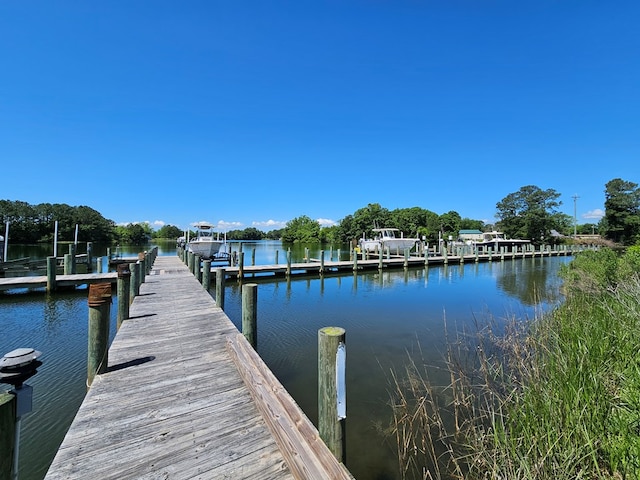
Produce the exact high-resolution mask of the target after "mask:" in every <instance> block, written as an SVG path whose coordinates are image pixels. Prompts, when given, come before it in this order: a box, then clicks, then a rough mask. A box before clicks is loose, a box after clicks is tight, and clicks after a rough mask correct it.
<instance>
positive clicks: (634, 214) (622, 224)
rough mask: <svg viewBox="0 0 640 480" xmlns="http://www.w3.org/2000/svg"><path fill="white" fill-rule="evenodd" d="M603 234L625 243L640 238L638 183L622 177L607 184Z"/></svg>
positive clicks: (617, 241) (602, 226) (633, 241)
mask: <svg viewBox="0 0 640 480" xmlns="http://www.w3.org/2000/svg"><path fill="white" fill-rule="evenodd" d="M604 208H605V215H604V218H603V219H602V221H601V229H602V232H603V235H604V236H605V237H606V238H608V239H609V240H613V241H614V242H616V243H621V244H623V245H632V244H634V243H636V242H637V241H638V240H640V189H639V188H638V184H636V183H633V182H628V181H625V180H622V179H620V178H615V179H613V180H611V181H609V182H608V183H607V184H606V186H605V202H604Z"/></svg>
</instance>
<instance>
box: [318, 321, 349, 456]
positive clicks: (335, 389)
mask: <svg viewBox="0 0 640 480" xmlns="http://www.w3.org/2000/svg"><path fill="white" fill-rule="evenodd" d="M345 351H346V350H345V330H344V328H340V327H324V328H321V329H320V330H318V432H319V433H320V438H321V439H322V440H323V441H324V443H325V444H326V445H327V447H329V450H331V453H333V455H334V456H335V457H336V459H337V460H338V461H339V462H342V463H345V460H346V445H345V443H346V442H345V439H346V436H345V419H346V391H345V389H346V387H345V377H344V373H345V366H346V365H345V363H346V353H345Z"/></svg>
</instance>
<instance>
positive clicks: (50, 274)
mask: <svg viewBox="0 0 640 480" xmlns="http://www.w3.org/2000/svg"><path fill="white" fill-rule="evenodd" d="M56 267H57V259H56V257H47V292H49V293H51V292H54V291H55V290H56Z"/></svg>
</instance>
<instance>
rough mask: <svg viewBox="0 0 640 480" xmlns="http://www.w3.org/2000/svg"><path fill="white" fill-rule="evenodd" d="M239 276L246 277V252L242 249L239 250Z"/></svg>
mask: <svg viewBox="0 0 640 480" xmlns="http://www.w3.org/2000/svg"><path fill="white" fill-rule="evenodd" d="M240 245H242V244H240ZM238 278H244V252H242V251H240V252H238Z"/></svg>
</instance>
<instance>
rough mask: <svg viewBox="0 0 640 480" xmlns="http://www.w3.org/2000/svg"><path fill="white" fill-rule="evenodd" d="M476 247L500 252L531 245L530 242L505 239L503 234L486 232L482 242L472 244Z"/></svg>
mask: <svg viewBox="0 0 640 480" xmlns="http://www.w3.org/2000/svg"><path fill="white" fill-rule="evenodd" d="M471 243H472V244H473V245H475V246H476V247H487V248H492V249H493V250H494V251H496V252H497V251H499V250H500V248H501V247H507V249H508V250H511V249H513V248H514V247H522V246H523V245H528V244H530V243H531V241H529V240H520V239H518V238H505V236H504V233H502V232H497V231H495V230H494V231H493V232H484V233H483V234H482V240H481V241H475V242H471Z"/></svg>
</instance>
